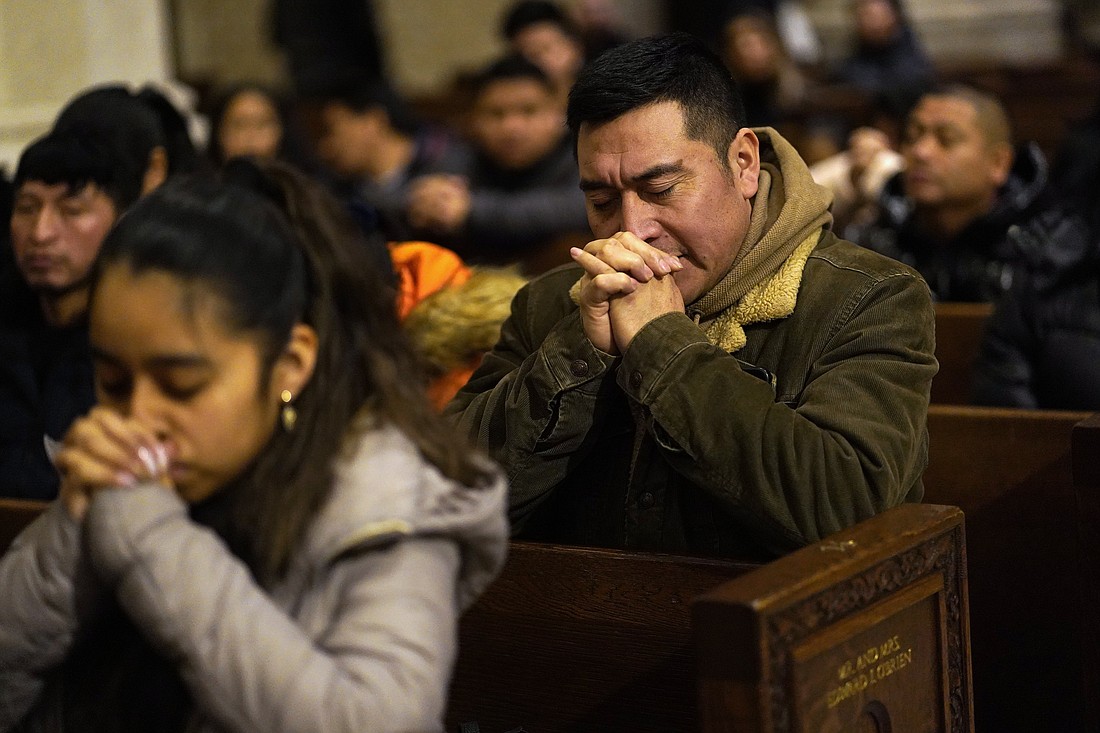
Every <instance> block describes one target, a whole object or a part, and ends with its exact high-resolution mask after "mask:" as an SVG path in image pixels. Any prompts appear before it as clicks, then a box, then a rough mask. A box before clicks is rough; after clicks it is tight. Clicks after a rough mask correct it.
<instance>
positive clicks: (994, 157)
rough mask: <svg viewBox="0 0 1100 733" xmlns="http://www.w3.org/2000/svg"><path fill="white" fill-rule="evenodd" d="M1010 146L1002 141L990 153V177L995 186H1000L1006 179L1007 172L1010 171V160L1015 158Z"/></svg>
mask: <svg viewBox="0 0 1100 733" xmlns="http://www.w3.org/2000/svg"><path fill="white" fill-rule="evenodd" d="M1015 157H1016V156H1015V154H1014V152H1013V150H1012V146H1011V145H1009V144H1008V143H1002V144H1000V145H998V146H997V147H995V148H994V149H993V150H992V151H991V153H990V163H991V164H990V177H991V178H992V180H993V183H995V184H996V186H997V188H1000V187H1001V186H1003V185H1004V184H1005V181H1007V180H1008V174H1009V173H1011V172H1012V161H1013V159H1014V158H1015Z"/></svg>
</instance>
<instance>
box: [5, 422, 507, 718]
mask: <svg viewBox="0 0 1100 733" xmlns="http://www.w3.org/2000/svg"><path fill="white" fill-rule="evenodd" d="M504 494H505V488H504V483H503V481H502V480H499V479H498V480H496V481H495V482H494V483H493V484H492V485H491V486H489V487H485V488H481V489H470V488H467V487H464V486H461V485H457V484H456V483H454V482H453V481H450V480H447V479H445V478H443V477H442V476H441V475H440V474H439V473H438V472H437V471H436V470H435V468H434V467H432V466H430V465H429V464H427V463H425V461H424V460H423V458H421V457H420V455H419V454H418V453H417V451H416V449H415V448H414V447H413V446H412V445H411V444H410V443H409V441H408V440H407V439H406V438H405V437H404V436H403V435H402V434H401V433H399V432H398V431H396V430H394V429H380V430H373V431H369V432H366V433H364V434H363V435H362V436H361V437H360V439H359V444H358V445H357V447H356V450H355V452H354V454H353V455H351V456H349V457H348V458H347V459H346V460H344V461H342V462H341V463H340V465H339V466H338V469H337V472H336V479H335V485H334V487H333V491H332V494H331V496H330V499H329V501H328V503H327V504H326V505H325V506H324V507H323V508H322V510H321V511H320V513H319V515H318V516H317V518H316V519H315V521H314V523H313V524H312V526H311V529H310V530H309V532H308V536H307V538H306V540H305V541H304V543H303V546H302V548H301V551H300V552H299V554H298V555H297V557H296V558H295V559H294V561H293V563H292V566H291V568H290V569H289V571H288V573H287V575H286V577H285V578H284V580H283V581H281V582H280V583H279V585H278V586H277V587H275V588H273V589H272V590H271V592H270V593H269V592H265V591H264V590H261V589H260V588H259V587H258V586H257V585H256V583H255V582H254V581H253V579H252V577H251V575H250V573H249V571H248V570H247V568H246V567H245V565H244V564H243V563H242V562H241V561H240V560H239V559H238V558H237V557H236V556H234V555H233V554H231V553H230V552H229V550H228V549H227V548H226V546H225V545H224V544H223V542H222V540H221V539H220V538H219V537H217V536H216V535H215V534H214V533H213V532H211V531H210V530H209V529H207V528H205V527H202V526H199V525H197V524H195V523H194V522H192V521H191V519H190V518H189V516H188V512H187V507H186V505H185V504H184V503H183V502H182V501H181V500H180V499H179V498H178V497H177V496H176V495H175V494H174V493H172V492H169V491H165V490H164V489H163V488H162V487H160V486H156V485H143V486H139V487H136V488H130V489H125V488H120V489H105V490H103V491H100V492H99V493H98V494H97V495H96V496H95V498H94V499H93V501H92V504H91V508H90V510H89V512H88V515H87V517H86V519H85V521H84V523H83V525H81V524H78V523H76V522H75V521H73V520H72V519H71V518H70V516H69V514H68V513H67V512H66V511H65V509H64V507H63V506H61V505H60V504H55V505H54V506H52V507H51V508H50V509H49V510H48V511H47V512H46V513H45V514H44V515H43V516H42V517H41V518H39V519H38V520H37V521H36V522H35V523H34V524H32V525H31V526H30V527H28V529H27V530H26V531H25V532H24V533H23V534H22V535H21V536H20V537H19V538H18V539H17V540H16V542H15V543H14V544H13V546H12V548H11V549H10V550H9V551H8V553H7V554H6V555H5V556H4V557H3V558H2V559H0V588H2V589H3V593H2V594H0V730H7V729H9V728H10V727H12V726H13V725H15V724H16V723H18V722H19V720H20V719H21V718H22V717H23V716H24V715H25V714H26V712H27V711H28V710H29V709H30V708H31V706H32V705H34V703H35V701H36V700H37V698H38V696H39V695H40V694H41V692H42V689H43V686H44V684H45V679H46V677H47V675H48V673H49V672H51V670H53V669H54V668H56V667H57V666H58V665H60V664H62V663H63V662H64V660H65V658H66V655H67V653H68V650H69V648H70V645H71V643H72V640H73V638H74V634H75V633H76V631H77V630H78V629H79V627H80V625H81V623H82V622H84V621H85V620H86V619H88V618H89V617H90V615H91V614H92V613H93V611H94V610H95V609H96V608H97V607H98V606H99V601H101V600H102V599H103V598H104V597H105V596H106V594H108V593H111V592H113V593H114V594H115V596H116V597H117V599H118V601H119V604H120V605H121V606H122V608H123V609H124V610H125V611H126V612H127V614H128V615H129V616H130V617H131V618H132V619H133V620H134V622H135V624H136V625H137V626H138V627H139V628H140V629H142V630H143V632H144V633H145V634H146V635H147V637H148V638H149V640H150V642H151V643H152V644H153V645H154V646H155V647H156V648H157V649H158V650H159V651H160V652H161V653H162V654H163V655H164V656H165V657H167V658H169V659H173V660H178V665H179V669H180V672H181V676H182V678H183V680H184V682H185V683H186V685H187V687H188V689H189V690H190V692H191V696H192V698H193V700H194V703H195V707H196V713H195V719H194V720H193V721H192V726H191V728H192V729H198V730H209V731H265V732H270V733H275V732H277V731H322V730H323V731H373V732H376V733H377V732H378V731H403V732H411V731H439V730H442V718H443V711H444V707H445V702H446V695H447V685H448V681H449V677H450V673H451V668H452V666H453V662H454V657H455V652H456V628H457V618H458V614H459V612H460V610H461V609H463V608H464V607H466V606H467V605H469V604H470V603H472V601H473V600H474V599H475V598H476V596H477V595H478V594H479V593H480V592H481V591H482V590H483V589H484V588H485V587H486V586H487V585H488V584H489V582H490V581H491V580H492V579H493V577H494V576H495V575H496V573H497V572H498V571H499V569H500V567H501V565H502V564H503V561H504V555H505V551H506V535H507V529H506V521H505V517H504Z"/></svg>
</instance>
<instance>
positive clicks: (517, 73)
mask: <svg viewBox="0 0 1100 733" xmlns="http://www.w3.org/2000/svg"><path fill="white" fill-rule="evenodd" d="M517 79H518V80H523V79H530V80H531V81H534V82H537V83H539V84H541V85H542V86H544V87H545V88H546V91H548V92H550V93H551V94H553V93H554V84H553V82H551V81H550V77H548V76H547V75H546V72H544V71H543V70H542V69H540V68H539V67H538V66H536V65H535V64H533V63H531V62H530V61H528V60H527V59H525V58H523V57H522V56H516V55H508V56H505V57H503V58H500V59H497V60H496V61H493V62H492V63H490V64H489V65H488V66H486V67H485V68H484V69H482V70H481V71H480V72H478V73H477V75H476V76H474V77H473V79H472V80H471V87H472V91H473V94H474V98H475V99H476V98H477V97H479V96H480V95H481V93H482V92H484V91H485V89H486V87H488V86H489V85H490V84H494V83H495V82H498V81H513V80H517Z"/></svg>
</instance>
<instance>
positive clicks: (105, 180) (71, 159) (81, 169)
mask: <svg viewBox="0 0 1100 733" xmlns="http://www.w3.org/2000/svg"><path fill="white" fill-rule="evenodd" d="M146 162H147V161H146V160H144V159H141V158H137V157H134V156H129V155H121V154H119V152H118V151H117V150H116V149H115V147H114V146H113V145H112V141H111V140H110V139H109V138H107V137H105V136H104V135H103V134H102V131H101V130H99V129H98V128H95V127H92V126H89V125H86V124H83V123H73V124H72V125H68V126H66V127H64V128H62V129H60V130H54V131H53V132H49V133H47V134H46V135H44V136H42V137H40V138H38V139H37V140H35V141H34V142H32V143H31V144H30V145H28V146H27V148H26V149H25V150H24V151H23V154H22V155H21V156H20V157H19V166H18V167H17V168H16V171H15V179H14V186H15V190H16V191H17V192H18V190H19V188H20V186H22V185H23V184H24V183H26V182H27V181H41V182H42V183H45V184H47V185H50V186H55V185H57V184H64V185H65V186H66V189H67V192H68V194H70V195H72V194H75V193H79V192H80V191H81V190H83V188H84V187H85V186H87V185H88V184H94V185H95V186H97V187H98V188H99V189H101V190H102V191H103V192H104V193H105V194H106V195H107V197H108V198H110V199H111V202H112V203H113V204H114V206H115V211H116V212H118V213H122V212H123V211H125V210H126V209H128V208H130V206H131V204H133V203H134V202H135V201H137V200H138V198H139V197H140V196H141V193H142V186H143V184H144V181H145V165H146Z"/></svg>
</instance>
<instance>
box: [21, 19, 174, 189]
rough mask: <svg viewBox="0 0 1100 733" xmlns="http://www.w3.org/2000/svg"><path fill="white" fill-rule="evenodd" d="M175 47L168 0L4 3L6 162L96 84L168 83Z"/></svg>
mask: <svg viewBox="0 0 1100 733" xmlns="http://www.w3.org/2000/svg"><path fill="white" fill-rule="evenodd" d="M170 48H171V45H170V42H169V36H168V28H167V24H166V14H165V10H164V7H163V4H162V3H161V2H151V1H150V0H2V2H0V166H5V167H7V169H8V172H9V174H10V173H14V168H15V164H16V161H17V160H18V158H19V153H20V152H21V151H22V150H23V148H24V147H25V146H26V145H27V143H28V142H30V141H31V140H33V139H34V138H35V137H37V136H39V135H41V134H42V133H44V132H45V131H46V130H47V129H48V128H49V126H50V124H51V123H52V122H53V118H54V117H55V116H56V114H57V111H58V110H59V109H60V108H61V106H62V105H63V104H64V103H65V102H66V101H67V100H68V99H69V98H71V97H72V96H73V95H74V94H76V93H77V92H79V91H80V90H82V89H84V88H86V87H89V86H91V85H93V84H100V83H106V82H123V83H129V84H144V83H147V82H157V83H162V82H165V81H167V80H168V79H169V78H170V76H171V73H170V60H169V49H170Z"/></svg>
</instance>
